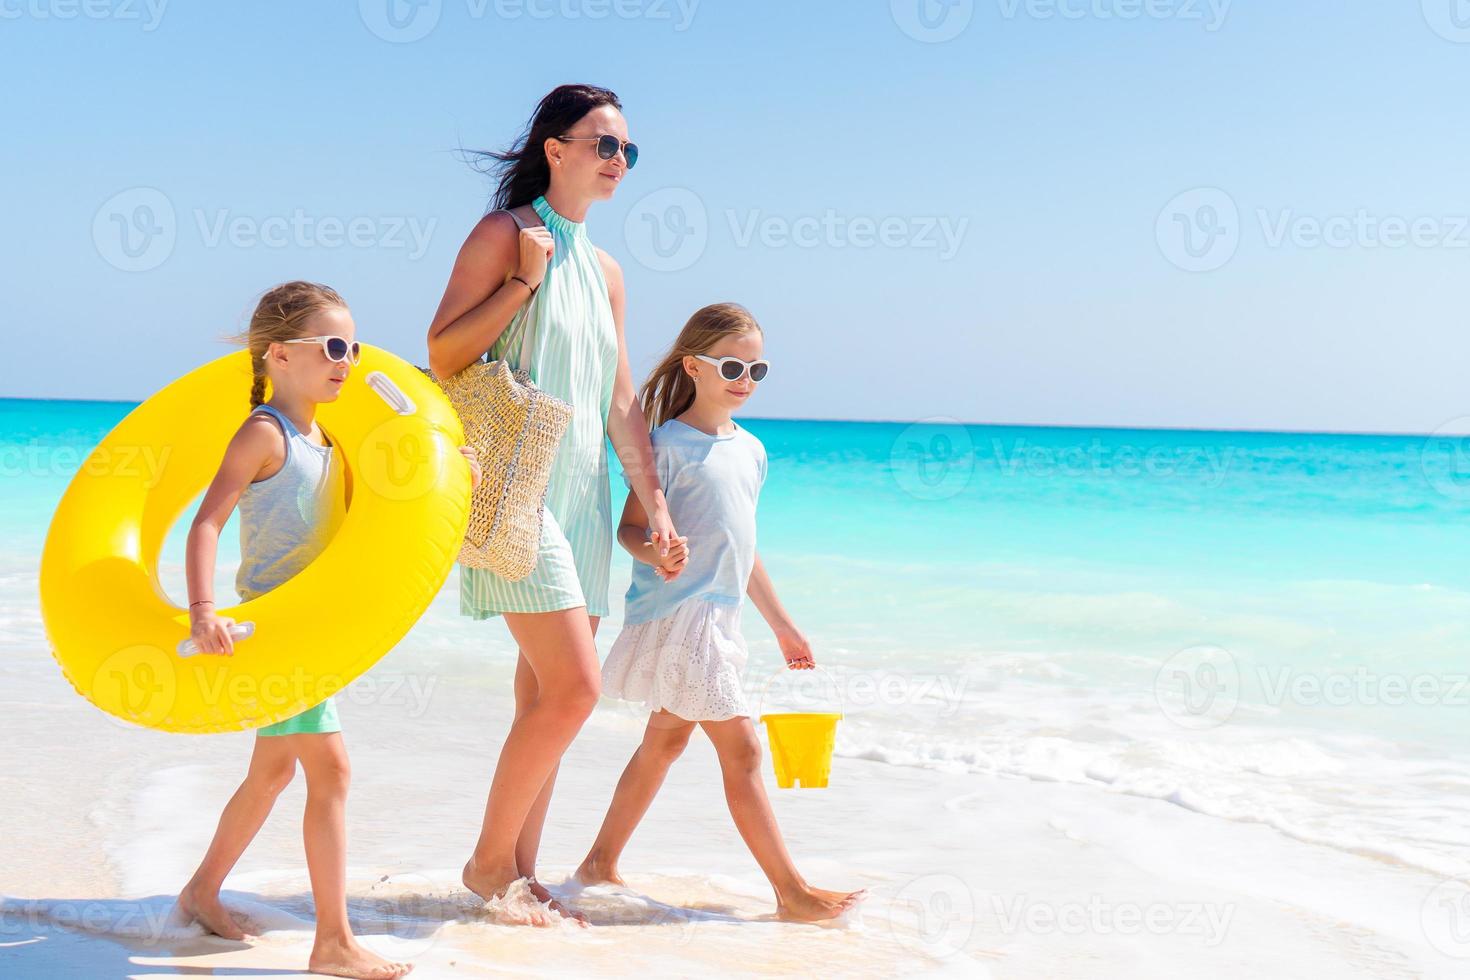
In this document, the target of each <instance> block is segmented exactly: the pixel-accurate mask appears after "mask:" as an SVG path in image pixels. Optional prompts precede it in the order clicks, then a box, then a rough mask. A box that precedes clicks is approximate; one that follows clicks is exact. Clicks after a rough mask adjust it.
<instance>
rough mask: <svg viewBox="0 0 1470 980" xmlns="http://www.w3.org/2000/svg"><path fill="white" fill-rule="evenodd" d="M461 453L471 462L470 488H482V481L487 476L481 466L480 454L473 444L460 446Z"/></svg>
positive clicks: (472, 489)
mask: <svg viewBox="0 0 1470 980" xmlns="http://www.w3.org/2000/svg"><path fill="white" fill-rule="evenodd" d="M459 454H460V455H461V456H463V457H464V458H465V460H466V461H467V462H468V463H469V464H470V490H471V492H473V491H475V490H478V489H480V481H481V480H482V479H484V478H485V473H484V471H483V470H482V469H481V468H480V456H479V454H478V453H476V452H475V450H474V447H472V446H460V447H459Z"/></svg>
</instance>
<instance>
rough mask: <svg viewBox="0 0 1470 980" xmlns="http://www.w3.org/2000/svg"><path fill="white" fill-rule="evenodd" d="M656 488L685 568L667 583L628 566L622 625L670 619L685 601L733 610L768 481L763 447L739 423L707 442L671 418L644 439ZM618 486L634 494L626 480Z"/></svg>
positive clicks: (746, 578)
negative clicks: (685, 547)
mask: <svg viewBox="0 0 1470 980" xmlns="http://www.w3.org/2000/svg"><path fill="white" fill-rule="evenodd" d="M649 441H650V442H651V443H653V458H654V463H655V466H656V467H657V471H658V482H659V486H661V487H663V491H664V499H666V500H667V501H668V503H669V517H670V518H671V519H672V520H673V522H674V530H675V531H677V532H678V533H679V535H680V536H682V537H687V538H688V539H689V562H688V564H686V565H685V566H684V570H683V571H682V572H680V573H679V577H678V578H676V579H674V580H673V581H672V582H665V581H663V580H662V579H660V578H659V577H658V575H657V574H655V573H654V570H653V566H652V565H645V564H644V563H643V562H641V561H638V560H636V559H635V560H634V562H633V582H632V584H631V585H629V586H628V594H627V596H626V603H627V604H626V605H625V607H624V610H623V623H624V624H625V625H628V626H632V625H634V624H636V623H646V622H648V621H649V620H652V619H662V618H664V617H665V616H668V615H669V614H671V613H672V612H674V610H675V609H677V608H678V607H679V605H680V604H681V603H683V602H684V601H685V600H687V599H707V600H710V601H712V602H722V603H728V604H730V605H739V604H740V603H741V602H743V601H744V599H745V589H746V586H747V585H748V584H749V583H750V572H751V569H753V568H754V567H755V505H756V501H757V499H758V498H759V497H760V490H761V484H762V483H764V482H765V479H766V447H765V446H763V445H761V441H760V440H759V439H757V438H756V437H755V436H753V435H751V434H750V433H749V432H748V431H747V430H746V429H744V428H742V427H741V426H740V425H739V423H736V425H735V431H734V432H731V433H730V434H729V435H723V436H712V435H709V434H707V433H705V432H701V431H700V430H699V429H696V428H694V427H693V426H692V425H688V424H687V423H684V422H680V421H679V420H678V419H669V420H668V421H667V422H664V423H663V424H662V425H660V426H659V427H658V428H656V429H654V430H653V431H652V432H651V433H649ZM623 485H624V486H626V487H628V488H629V489H632V483H631V482H630V481H629V479H628V475H627V473H624V474H623Z"/></svg>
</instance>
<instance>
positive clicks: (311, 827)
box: [277, 732, 413, 980]
mask: <svg viewBox="0 0 1470 980" xmlns="http://www.w3.org/2000/svg"><path fill="white" fill-rule="evenodd" d="M277 737H278V738H280V740H281V741H283V742H291V743H292V747H293V748H294V750H295V753H296V756H297V758H299V759H300V760H301V768H302V770H303V771H304V772H305V773H306V816H305V817H304V818H303V820H302V825H301V830H302V836H303V838H304V839H305V841H306V870H307V873H308V874H309V875H310V876H311V897H312V901H313V902H314V903H315V905H316V942H315V943H314V944H313V945H312V948H311V961H310V969H311V972H313V973H325V974H328V975H330V976H337V977H366V978H373V980H379V978H382V980H391V978H394V977H401V976H403V975H404V974H405V973H407V972H408V971H409V970H411V969H412V968H413V967H412V966H411V965H410V964H407V963H390V962H389V961H387V960H385V959H383V958H382V957H381V956H378V955H377V954H376V953H372V952H370V951H368V950H367V949H364V948H363V947H362V945H361V944H359V943H358V941H357V939H356V938H355V937H354V936H353V935H352V926H351V925H350V924H349V923H348V921H347V787H348V783H349V782H350V781H351V772H352V770H351V766H350V764H349V763H348V761H347V746H346V745H345V744H344V743H343V741H342V733H341V732H332V733H330V734H303V735H282V736H277Z"/></svg>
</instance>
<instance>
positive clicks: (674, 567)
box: [649, 531, 689, 582]
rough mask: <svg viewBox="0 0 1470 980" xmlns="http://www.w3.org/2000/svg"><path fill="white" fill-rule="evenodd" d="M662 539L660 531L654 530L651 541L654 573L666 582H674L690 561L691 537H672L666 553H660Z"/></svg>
mask: <svg viewBox="0 0 1470 980" xmlns="http://www.w3.org/2000/svg"><path fill="white" fill-rule="evenodd" d="M661 540H662V539H661V538H660V537H659V532H657V531H654V532H653V537H652V540H651V541H650V542H649V543H650V544H651V545H652V546H653V557H654V562H653V574H655V575H657V576H658V577H659V578H660V579H662V580H663V581H665V582H672V581H673V580H674V579H676V578H678V577H679V573H680V572H682V571H683V570H684V566H685V564H686V563H687V562H688V561H689V539H688V538H687V537H673V538H670V539H669V552H668V554H666V555H660V554H659V544H660V543H661Z"/></svg>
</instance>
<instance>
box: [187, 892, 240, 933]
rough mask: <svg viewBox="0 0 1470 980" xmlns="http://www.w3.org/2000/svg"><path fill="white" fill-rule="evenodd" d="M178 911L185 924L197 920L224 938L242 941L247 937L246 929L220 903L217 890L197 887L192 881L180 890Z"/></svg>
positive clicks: (209, 930)
mask: <svg viewBox="0 0 1470 980" xmlns="http://www.w3.org/2000/svg"><path fill="white" fill-rule="evenodd" d="M178 912H179V916H178V917H179V920H180V921H181V922H182V924H184V925H188V924H189V923H191V922H197V923H199V924H200V925H201V926H203V927H204V928H205V930H207V931H208V932H212V933H214V934H215V935H216V936H220V937H222V938H224V939H234V940H236V941H240V940H243V939H244V938H245V930H244V929H241V928H240V924H239V923H238V922H236V921H235V920H234V918H232V917H231V916H230V913H229V912H227V911H226V910H225V907H224V905H222V904H220V900H219V892H217V891H208V890H206V889H203V888H197V887H195V885H194V883H193V882H190V883H189V884H187V885H185V886H184V890H183V891H181V892H179V900H178Z"/></svg>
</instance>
